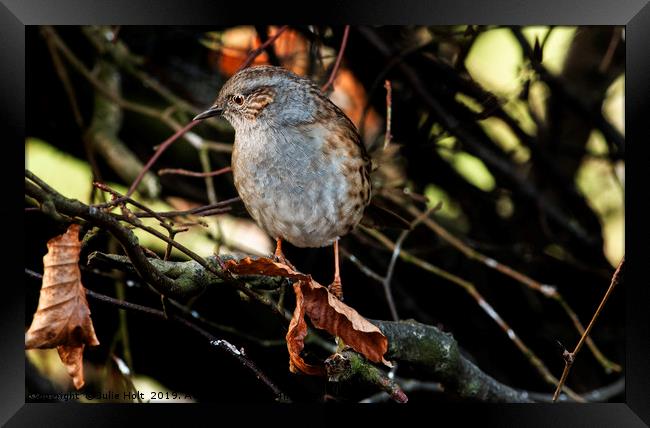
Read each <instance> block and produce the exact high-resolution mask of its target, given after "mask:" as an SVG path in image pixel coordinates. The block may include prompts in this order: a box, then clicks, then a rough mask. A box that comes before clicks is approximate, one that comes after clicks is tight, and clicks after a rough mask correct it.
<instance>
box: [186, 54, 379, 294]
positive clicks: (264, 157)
mask: <svg viewBox="0 0 650 428" xmlns="http://www.w3.org/2000/svg"><path fill="white" fill-rule="evenodd" d="M216 115H222V116H223V117H224V118H226V119H227V120H228V121H229V122H230V123H231V124H232V126H233V127H234V128H235V143H234V147H233V152H232V172H233V176H234V182H235V187H236V188H237V191H238V192H239V195H240V197H241V199H242V201H243V202H244V205H245V206H246V209H247V210H248V212H249V213H250V215H251V216H252V217H253V219H255V221H256V222H257V223H258V224H259V225H260V226H261V227H262V228H263V229H264V230H265V231H266V232H267V233H268V234H269V235H271V236H272V237H273V238H275V239H276V242H277V247H276V251H275V256H276V257H277V258H278V259H279V260H281V261H284V262H286V259H285V258H284V255H283V253H282V246H281V243H282V240H286V241H288V242H290V243H292V244H293V245H295V246H297V247H324V246H326V245H331V244H333V245H334V259H335V271H334V280H333V282H332V284H331V286H330V290H331V291H332V293H333V294H335V295H336V296H337V297H339V298H341V297H342V288H341V277H340V275H339V261H338V239H339V237H341V236H343V235H345V234H347V233H348V232H350V231H351V230H352V229H353V228H354V227H355V226H356V225H357V224H358V223H359V221H360V220H361V218H362V216H363V213H364V210H365V208H366V206H367V205H368V204H369V202H370V196H371V182H370V169H371V161H370V157H369V156H368V153H367V152H366V149H365V147H364V145H363V143H362V142H361V139H360V137H359V134H358V132H357V130H356V128H355V126H354V124H353V123H352V122H351V121H350V119H348V117H347V116H346V115H345V114H344V113H343V112H342V111H341V110H340V109H339V108H338V107H337V106H336V105H334V103H332V102H331V101H330V100H329V99H328V98H327V97H326V96H325V95H323V93H322V92H321V91H320V89H319V88H318V87H317V86H316V85H314V83H312V81H310V80H309V79H306V78H303V77H300V76H297V75H295V74H293V73H291V72H289V71H287V70H285V69H283V68H281V67H272V66H258V67H250V68H245V69H243V70H241V71H239V72H238V73H236V74H235V75H234V76H232V77H231V78H230V79H229V80H228V81H227V82H226V83H225V84H224V86H223V87H222V88H221V91H220V92H219V95H218V97H217V100H216V101H215V103H214V105H213V106H212V107H210V109H208V110H207V111H205V112H203V113H201V114H199V115H198V116H196V117H195V118H194V120H200V119H205V118H207V117H211V116H216Z"/></svg>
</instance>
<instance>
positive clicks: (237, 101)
mask: <svg viewBox="0 0 650 428" xmlns="http://www.w3.org/2000/svg"><path fill="white" fill-rule="evenodd" d="M232 100H233V102H234V103H235V104H237V105H238V106H240V105H242V104H244V97H242V96H241V95H235V96H234V97H232Z"/></svg>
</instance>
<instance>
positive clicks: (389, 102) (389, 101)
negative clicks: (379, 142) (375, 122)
mask: <svg viewBox="0 0 650 428" xmlns="http://www.w3.org/2000/svg"><path fill="white" fill-rule="evenodd" d="M384 88H386V135H385V136H384V150H386V147H388V145H389V144H390V141H391V140H392V139H393V135H392V134H391V131H390V129H391V122H392V116H393V87H392V86H391V84H390V80H386V81H385V82H384Z"/></svg>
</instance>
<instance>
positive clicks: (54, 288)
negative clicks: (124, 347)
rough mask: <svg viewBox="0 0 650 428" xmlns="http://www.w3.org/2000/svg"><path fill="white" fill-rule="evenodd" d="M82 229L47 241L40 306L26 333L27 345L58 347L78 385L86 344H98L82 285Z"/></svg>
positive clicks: (81, 381)
mask: <svg viewBox="0 0 650 428" xmlns="http://www.w3.org/2000/svg"><path fill="white" fill-rule="evenodd" d="M79 229H80V226H79V225H76V224H73V225H71V226H70V227H69V228H68V230H67V231H66V233H64V234H63V235H60V236H57V237H56V238H53V239H51V240H50V241H49V242H48V243H47V249H48V251H47V254H46V255H45V257H43V284H42V286H41V293H40V296H39V299H38V308H37V310H36V313H35V314H34V319H33V320H32V325H31V326H30V327H29V330H27V333H26V334H25V349H33V348H54V347H56V349H57V351H58V352H59V357H60V358H61V361H62V362H63V364H65V366H66V369H67V370H68V374H69V375H70V377H72V380H73V382H74V386H75V388H77V389H79V388H81V387H82V386H83V385H84V377H83V350H84V346H85V345H89V346H97V345H99V340H97V336H95V329H94V327H93V323H92V321H91V319H90V308H89V307H88V301H87V300H86V292H85V290H84V287H83V285H81V272H80V271H79V252H80V251H81V242H80V241H79V238H78V236H79Z"/></svg>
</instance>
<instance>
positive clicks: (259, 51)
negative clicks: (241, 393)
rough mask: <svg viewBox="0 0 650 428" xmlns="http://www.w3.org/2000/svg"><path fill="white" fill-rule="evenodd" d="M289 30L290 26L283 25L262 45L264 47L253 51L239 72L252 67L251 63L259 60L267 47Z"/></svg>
mask: <svg viewBox="0 0 650 428" xmlns="http://www.w3.org/2000/svg"><path fill="white" fill-rule="evenodd" d="M287 28H289V26H288V25H283V26H282V27H280V28H279V29H278V31H277V32H276V33H275V34H274V35H273V36H271V37H269V38H268V40H267V41H265V42H264V43H262V45H261V46H260V47H259V48H257V49H255V50H253V51H251V53H250V54H248V58H246V60H245V61H244V63H243V64H242V65H241V66H239V69H238V70H237V71H239V70H243V69H244V68H246V67H248V66H249V65H251V63H252V62H253V61H254V60H255V58H257V57H258V56H259V55H260V54H261V53H262V52H264V50H265V49H266V48H267V46H269V45H270V44H271V43H273V42H275V41H276V40H277V38H278V37H280V36H281V35H282V33H284V32H285V31H286V29H287Z"/></svg>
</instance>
